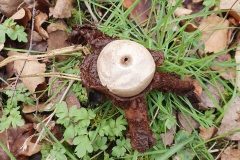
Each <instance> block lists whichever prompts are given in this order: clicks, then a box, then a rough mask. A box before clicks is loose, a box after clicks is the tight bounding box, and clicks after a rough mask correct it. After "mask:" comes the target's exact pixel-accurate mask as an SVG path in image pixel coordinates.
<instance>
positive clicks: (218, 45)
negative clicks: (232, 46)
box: [199, 15, 229, 53]
mask: <svg viewBox="0 0 240 160" xmlns="http://www.w3.org/2000/svg"><path fill="white" fill-rule="evenodd" d="M228 27H229V21H228V20H225V19H224V18H221V17H218V16H216V15H211V16H208V17H207V18H204V19H203V20H202V21H201V23H200V26H199V29H200V30H201V31H202V38H201V39H202V41H203V42H204V45H205V49H204V52H205V53H211V52H214V53H216V52H220V51H223V50H225V49H226V48H227V46H228V40H229V38H228V36H229V35H228Z"/></svg>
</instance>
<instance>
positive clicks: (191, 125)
mask: <svg viewBox="0 0 240 160" xmlns="http://www.w3.org/2000/svg"><path fill="white" fill-rule="evenodd" d="M178 121H179V125H180V127H181V128H183V129H184V130H186V131H188V132H189V133H192V131H193V129H196V128H198V127H199V124H198V123H197V122H196V121H195V120H194V119H193V118H192V117H190V116H188V115H184V114H183V113H182V112H178Z"/></svg>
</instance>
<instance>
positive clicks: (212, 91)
mask: <svg viewBox="0 0 240 160" xmlns="http://www.w3.org/2000/svg"><path fill="white" fill-rule="evenodd" d="M221 94H224V87H223V86H222V85H220V84H218V85H217V86H213V85H211V84H207V85H206V89H205V90H204V91H203V92H202V94H201V95H200V99H201V103H200V104H199V105H200V106H201V108H202V109H208V108H216V107H218V106H219V103H220V100H221Z"/></svg>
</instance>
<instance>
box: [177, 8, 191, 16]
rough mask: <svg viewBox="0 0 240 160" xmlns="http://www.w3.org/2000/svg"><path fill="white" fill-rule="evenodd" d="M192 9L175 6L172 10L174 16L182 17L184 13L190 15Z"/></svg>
mask: <svg viewBox="0 0 240 160" xmlns="http://www.w3.org/2000/svg"><path fill="white" fill-rule="evenodd" d="M192 12H193V11H192V10H191V9H187V8H183V7H177V8H176V10H175V11H174V14H175V16H176V17H182V16H186V15H190V14H191V13H192Z"/></svg>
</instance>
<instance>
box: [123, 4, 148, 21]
mask: <svg viewBox="0 0 240 160" xmlns="http://www.w3.org/2000/svg"><path fill="white" fill-rule="evenodd" d="M134 2H135V0H124V1H123V6H124V7H125V8H130V7H131V6H132V5H133V4H134ZM151 3H152V1H151V0H141V1H140V2H139V3H138V4H137V6H136V7H135V8H134V9H133V10H132V12H131V18H132V19H134V20H135V21H136V22H137V23H139V24H144V22H146V21H147V20H148V16H149V12H150V7H151Z"/></svg>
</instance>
